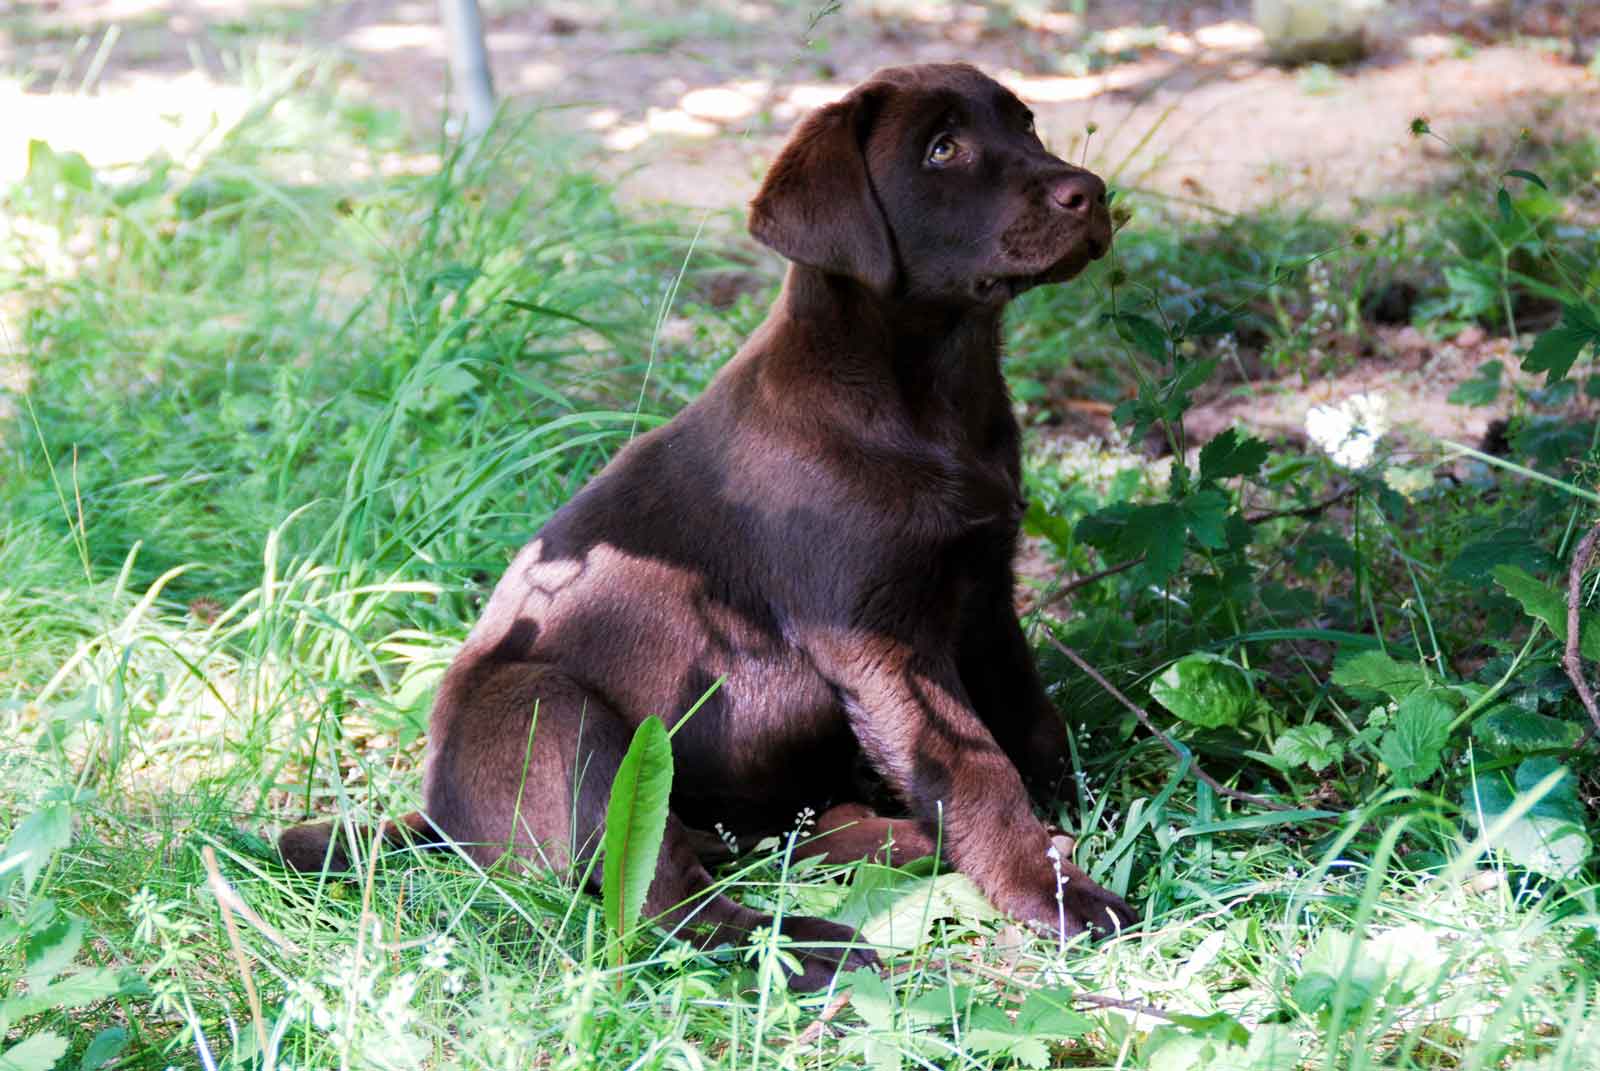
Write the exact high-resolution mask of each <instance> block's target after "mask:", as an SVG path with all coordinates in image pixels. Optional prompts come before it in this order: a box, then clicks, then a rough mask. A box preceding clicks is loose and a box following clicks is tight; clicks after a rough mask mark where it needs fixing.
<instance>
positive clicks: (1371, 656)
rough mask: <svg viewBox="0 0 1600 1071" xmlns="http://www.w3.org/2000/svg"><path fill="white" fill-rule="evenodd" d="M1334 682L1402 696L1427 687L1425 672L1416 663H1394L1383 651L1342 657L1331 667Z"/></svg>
mask: <svg viewBox="0 0 1600 1071" xmlns="http://www.w3.org/2000/svg"><path fill="white" fill-rule="evenodd" d="M1333 683H1335V684H1337V685H1338V686H1339V687H1341V688H1344V689H1345V690H1347V691H1351V692H1363V691H1366V692H1382V693H1383V694H1384V695H1386V696H1388V697H1389V698H1391V699H1404V698H1405V697H1406V696H1408V695H1410V694H1411V693H1412V692H1415V691H1416V690H1417V689H1419V688H1426V687H1428V684H1429V680H1428V671H1427V670H1425V669H1423V668H1422V667H1421V666H1419V665H1417V664H1416V663H1415V662H1396V661H1395V660H1394V659H1392V658H1390V657H1389V656H1388V655H1386V654H1384V653H1383V652H1382V651H1359V652H1357V653H1356V654H1353V655H1350V656H1348V657H1346V658H1341V659H1340V660H1339V663H1338V665H1336V666H1335V667H1334V670H1333Z"/></svg>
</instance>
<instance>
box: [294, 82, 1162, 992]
mask: <svg viewBox="0 0 1600 1071" xmlns="http://www.w3.org/2000/svg"><path fill="white" fill-rule="evenodd" d="M750 232H751V234H753V235H754V236H755V237H756V238H757V239H758V240H760V241H761V242H763V243H765V244H766V245H768V246H770V247H772V248H773V249H775V250H777V251H778V252H779V253H781V254H783V255H784V256H785V257H787V258H788V259H789V260H790V261H791V262H792V263H791V266H790V268H789V274H788V277H787V279H786V280H785V282H784V286H783V291H782V293H781V294H780V295H779V297H778V300H777V302H776V304H775V305H774V306H773V308H772V311H771V313H770V315H769V316H768V317H767V320H766V322H765V323H764V324H762V326H761V327H760V328H759V329H758V330H757V331H756V333H755V334H754V335H753V336H752V337H751V338H750V340H749V341H748V342H747V343H746V344H745V346H744V347H743V349H741V350H740V351H739V353H738V355H737V356H735V357H734V358H733V360H732V361H730V362H729V364H728V365H727V367H726V368H724V369H723V370H722V371H721V373H720V374H719V375H718V376H717V377H716V379H715V380H713V381H712V383H711V385H710V386H709V387H708V388H707V389H706V391H705V393H704V394H703V395H701V396H700V398H699V399H698V400H697V401H695V402H694V403H693V404H692V405H690V406H688V407H687V408H686V409H684V410H683V412H681V413H680V414H678V416H677V417H676V418H675V419H674V420H673V421H672V422H671V423H669V424H667V425H666V426H665V427H662V428H659V429H657V430H656V431H653V432H651V433H650V434H648V435H645V436H642V437H640V438H639V439H637V440H636V441H634V442H633V443H631V444H629V445H628V446H627V448H626V449H624V450H623V451H622V452H621V453H620V454H618V456H617V457H616V459H615V460H614V461H612V462H611V464H610V465H608V466H607V467H606V469H605V470H604V471H603V472H602V473H600V475H599V476H597V477H595V479H594V480H593V481H592V482H590V483H589V484H588V486H586V487H585V488H584V489H583V490H582V491H581V492H579V494H578V495H577V496H576V497H575V498H573V499H572V500H571V501H570V502H568V503H567V504H566V505H565V506H564V507H562V508H561V509H560V510H559V511H558V512H557V513H556V514H555V516H553V517H552V518H551V519H550V521H549V523H547V524H546V525H545V526H544V528H543V529H541V530H540V531H539V533H538V535H537V537H536V538H535V539H534V540H533V542H532V543H530V544H528V546H526V547H524V548H523V549H522V551H521V553H519V554H518V555H517V557H516V560H515V561H513V562H512V564H511V567H510V569H509V570H508V571H507V572H506V575H505V577H504V578H503V579H502V580H501V581H500V584H499V586H498V587H497V588H496V589H495V592H494V595H493V597H492V598H491V599H490V600H489V603H488V605H487V607H485V609H484V612H483V618H482V620H481V621H479V622H478V625H477V627H476V628H474V629H473V631H472V634H471V635H470V636H469V637H468V638H467V641H466V643H465V645H464V646H463V647H462V649H461V652H460V654H459V655H457V656H456V659H455V662H454V663H453V664H452V665H451V667H450V669H449V672H448V673H447V674H446V675H445V678H444V681H443V683H442V685H441V686H440V689H439V694H438V698H437V700H436V702H435V705H434V708H433V716H432V723H431V727H430V738H429V751H428V759H427V766H426V771H425V773H424V778H423V796H424V806H425V810H424V812H423V814H421V815H411V816H408V817H407V818H405V819H402V820H401V824H400V826H398V827H390V828H389V830H388V833H389V834H390V835H391V836H399V835H400V834H402V833H404V832H405V831H406V830H410V831H412V832H414V833H416V834H420V835H421V836H422V837H424V838H431V839H434V840H435V841H437V840H438V835H439V834H442V835H443V836H444V837H446V838H448V839H449V840H450V841H453V842H454V843H455V844H457V845H459V846H460V847H461V849H462V850H463V851H465V852H466V853H468V854H469V855H471V856H472V857H473V858H474V859H476V860H478V861H480V862H481V863H483V864H486V865H487V864H490V863H492V862H494V861H495V860H497V859H499V858H500V857H501V856H503V855H504V854H505V853H507V852H511V853H515V854H516V855H517V856H520V857H522V858H524V859H527V860H531V861H537V862H539V863H541V864H544V865H549V866H554V867H563V866H571V865H582V864H583V863H584V862H585V861H587V860H588V859H589V857H590V856H591V855H592V854H593V853H594V852H595V851H596V848H597V846H598V844H599V842H600V831H601V826H602V823H603V821H604V816H605V807H606V801H607V797H608V792H609V789H610V786H611V781H612V777H613V775H614V774H615V771H616V769H617V765H618V763H619V762H620V760H621V758H622V755H623V753H624V751H625V750H626V748H627V746H628V742H629V739H630V737H631V735H632V732H633V729H634V727H635V726H636V725H638V724H639V722H640V721H641V720H643V719H644V718H646V717H648V716H649V715H652V714H656V715H661V716H663V717H665V718H668V719H669V720H671V721H676V720H677V719H679V718H681V717H682V715H683V712H684V711H686V710H688V709H689V708H690V707H691V706H692V705H693V704H694V703H695V702H696V701H697V700H698V699H700V698H701V696H702V695H704V694H705V693H707V691H708V690H710V689H711V688H712V686H713V684H714V683H715V682H716V681H718V680H719V679H721V680H723V681H724V683H723V684H722V685H721V687H720V688H717V689H716V690H715V691H712V692H711V695H710V698H709V699H707V700H706V701H705V703H704V704H702V705H701V707H700V709H699V710H698V711H697V712H696V713H695V714H694V715H693V716H692V717H690V718H689V719H688V720H687V721H685V722H683V723H682V724H681V725H680V726H679V729H678V732H677V734H676V735H675V736H674V737H673V745H672V746H673V757H674V761H675V763H676V775H675V779H674V784H673V794H672V816H671V818H670V819H669V821H668V824H667V833H666V841H665V843H664V845H663V847H662V852H661V858H660V863H659V865H658V867H657V870H656V876H655V880H654V882H653V883H652V884H651V886H650V889H649V893H648V897H647V899H646V904H645V909H646V912H647V913H648V914H651V915H654V916H658V917H659V918H660V919H662V920H663V921H664V922H665V923H667V924H668V925H672V926H682V927H683V930H684V932H685V934H686V935H687V936H689V937H690V938H691V939H693V940H695V941H696V942H698V943H700V944H703V945H711V944H715V943H718V942H721V941H726V940H729V939H734V938H738V937H740V936H741V935H743V934H745V933H747V932H748V931H750V930H751V929H753V928H755V927H758V926H762V925H766V924H770V923H771V921H772V920H771V919H770V918H769V917H767V916H766V915H763V914H760V913H758V912H756V911H752V910H749V909H747V908H744V907H742V906H740V905H739V904H737V903H735V902H734V901H733V900H731V899H729V898H728V897H726V896H721V895H708V894H707V890H708V888H709V886H710V885H711V877H710V875H709V874H708V873H707V871H706V869H705V867H704V865H703V864H702V862H701V860H700V859H699V858H698V857H697V856H696V853H695V845H696V843H697V841H696V839H695V837H694V836H693V835H692V832H691V830H692V829H693V828H700V829H705V828H709V827H711V826H712V825H713V824H714V823H719V822H720V823H722V824H723V825H724V826H725V827H728V828H730V829H735V830H752V829H761V828H774V827H778V828H781V827H783V826H784V825H786V824H788V823H791V822H792V821H793V817H794V815H795V814H796V812H798V811H800V810H801V809H802V808H805V807H811V808H814V809H815V810H817V811H819V812H826V813H824V815H823V820H822V823H821V830H822V831H823V832H825V833H828V835H827V836H825V837H823V838H822V839H821V840H820V841H819V842H818V843H819V845H820V849H819V850H822V851H826V852H827V853H828V854H829V855H830V856H835V857H838V858H847V857H851V856H856V857H859V856H860V855H862V854H867V853H870V852H871V851H872V850H873V849H875V848H880V847H882V846H883V844H884V842H885V838H886V837H892V838H893V839H894V840H895V841H897V842H898V844H899V848H898V850H897V851H895V852H894V853H893V857H894V858H897V859H898V858H904V857H906V856H909V855H916V854H923V853H926V852H928V851H930V850H931V849H932V847H933V845H934V843H935V841H934V838H935V837H938V838H939V843H940V844H941V846H942V848H943V852H944V855H945V857H946V859H947V860H948V861H949V862H950V863H951V864H952V865H954V866H955V867H956V868H958V869H959V870H960V871H961V872H962V873H964V874H966V875H968V876H969V877H971V878H972V880H973V881H974V882H976V883H977V885H978V887H979V888H981V889H982V890H983V891H984V893H985V894H986V895H987V896H988V897H989V898H990V900H992V901H993V902H994V904H995V905H996V906H997V907H999V908H1001V909H1002V910H1004V911H1006V912H1008V913H1009V914H1011V915H1013V916H1015V917H1016V918H1018V919H1021V920H1023V921H1025V922H1028V923H1033V924H1036V925H1037V926H1039V927H1042V928H1045V929H1047V930H1049V931H1051V932H1054V931H1055V930H1057V928H1058V926H1060V925H1063V924H1064V926H1065V929H1066V932H1067V933H1069V934H1071V933H1077V932H1080V931H1082V930H1083V929H1084V927H1085V926H1086V925H1087V926H1093V927H1096V928H1099V929H1109V928H1112V927H1115V926H1119V925H1125V924H1129V923H1131V922H1133V920H1134V918H1135V916H1134V914H1133V912H1132V911H1131V910H1130V909H1129V908H1128V906H1127V905H1126V904H1125V903H1123V901H1122V900H1121V899H1119V898H1118V897H1116V896H1115V895H1113V894H1111V893H1110V892H1107V891H1106V890H1104V889H1102V888H1100V887H1099V886H1097V885H1096V884H1094V882H1092V881H1090V880H1089V878H1088V876H1087V875H1085V874H1084V873H1083V872H1082V871H1081V870H1079V869H1077V868H1076V867H1073V866H1071V865H1070V864H1066V863H1062V864H1061V865H1060V869H1059V870H1058V869H1057V868H1056V866H1055V865H1054V864H1053V863H1052V861H1051V859H1050V858H1048V853H1049V849H1050V840H1049V836H1048V834H1047V832H1046V829H1045V827H1044V826H1043V825H1042V824H1041V823H1040V821H1039V820H1038V819H1037V818H1036V817H1035V816H1034V811H1033V807H1032V805H1031V802H1030V799H1029V795H1028V792H1027V791H1026V790H1025V788H1024V779H1025V778H1026V779H1027V780H1028V781H1029V782H1031V783H1032V784H1033V785H1034V786H1035V788H1036V789H1038V790H1040V791H1042V792H1049V791H1052V790H1053V789H1054V788H1055V786H1056V783H1057V780H1058V778H1059V776H1060V773H1061V769H1062V761H1063V756H1064V755H1065V753H1066V738H1065V733H1064V729H1063V726H1062V722H1061V718H1060V716H1059V715H1058V714H1057V713H1056V711H1055V710H1054V708H1053V707H1052V705H1051V703H1050V702H1049V700H1048V699H1047V698H1046V696H1045V693H1044V689H1043V688H1042V687H1041V685H1040V682H1039V678H1038V675H1037V673H1036V672H1035V669H1034V666H1033V663H1032V658H1031V654H1030V651H1029V648H1028V644H1027V641H1026V639H1025V638H1024V636H1023V632H1022V629H1021V627H1020V625H1019V624H1018V621H1017V616H1016V612H1015V610H1014V608H1013V604H1012V584H1013V577H1012V571H1011V559H1012V555H1013V552H1014V550H1015V547H1016V540H1017V529H1018V523H1019V520H1020V518H1021V516H1022V511H1023V500H1022V495H1021V490H1020V485H1019V478H1020V471H1019V469H1020V466H1019V458H1018V429H1017V423H1016V420H1015V419H1014V418H1013V416H1012V410H1011V399H1010V397H1009V396H1008V394H1007V391H1006V385H1005V381H1004V380H1003V379H1002V378H1001V374H1000V326H1001V313H1002V311H1003V310H1004V308H1005V305H1006V302H1007V301H1009V300H1010V299H1011V298H1013V297H1015V296H1016V295H1018V294H1020V293H1022V292H1023V291H1024V290H1027V289H1028V288H1029V287H1033V286H1037V285H1039V284H1041V283H1054V282H1061V281H1063V280H1066V279H1069V278H1071V277H1072V276H1073V275H1076V274H1077V273H1078V272H1079V271H1080V270H1082V268H1083V267H1084V266H1085V265H1086V264H1088V263H1089V262H1090V261H1091V260H1093V259H1095V258H1097V257H1099V256H1101V255H1102V254H1104V253H1105V252H1106V249H1107V248H1108V247H1109V245H1110V243H1111V225H1110V219H1109V216H1108V214H1107V209H1106V203H1105V185H1104V184H1103V183H1102V182H1101V181H1100V179H1098V178H1096V177H1095V176H1094V175H1092V174H1090V173H1089V172H1087V171H1084V170H1082V169H1080V168H1077V167H1073V166H1071V165H1070V164H1067V163H1064V162H1063V161H1061V160H1059V159H1057V158H1056V157H1054V156H1052V155H1050V153H1048V152H1047V151H1045V148H1044V146H1043V145H1042V144H1041V143H1040V141H1039V138H1038V137H1037V135H1036V134H1035V133H1034V129H1033V121H1032V118H1031V116H1030V114H1029V112H1028V109H1027V108H1026V107H1025V106H1024V105H1023V104H1022V102H1021V101H1019V100H1018V99H1017V98H1016V97H1015V96H1013V95H1012V94H1011V93H1010V92H1008V91H1007V90H1006V89H1005V88H1003V87H1002V86H1000V85H999V84H998V83H996V82H994V81H992V80H991V79H989V78H987V77H985V76H984V75H983V74H981V73H980V72H979V71H977V70H975V69H974V68H972V67H968V66H961V65H930V66H918V67H899V68H892V69H888V70H884V71H880V72H878V73H877V74H875V75H873V76H872V78H870V79H869V80H868V81H866V82H865V83H863V84H862V85H860V86H858V87H857V88H856V89H855V90H854V91H853V92H851V93H850V94H849V95H848V96H847V97H845V98H844V99H843V100H841V101H839V102H838V103H836V104H831V105H829V106H827V107H825V108H822V109H820V110H818V111H816V112H814V113H813V114H811V115H809V116H807V117H806V119H805V120H804V121H803V122H802V123H801V124H800V126H799V127H798V129H796V131H795V132H794V135H793V137H791V138H790V139H789V143H788V144H787V145H786V146H785V148H784V149H783V152H782V153H781V154H780V155H779V157H778V159H777V160H776V162H774V163H773V165H772V169H771V171H770V172H769V173H768V175H767V179H766V182H765V183H764V184H763V185H762V187H761V190H760V192H759V193H758V194H757V195H756V198H755V200H754V201H753V202H752V204H751V207H750ZM863 765H864V766H866V767H869V768H870V770H871V771H872V772H873V773H874V774H875V775H876V776H877V777H878V778H880V779H881V782H882V783H883V784H885V785H886V786H887V788H888V789H890V790H892V792H893V793H894V795H895V796H897V797H898V799H899V800H900V801H901V802H902V804H903V805H904V806H905V807H906V808H908V809H909V810H910V812H911V815H912V816H913V818H914V821H911V822H908V821H905V820H901V821H899V822H898V823H896V822H893V821H891V820H888V819H883V818H879V817H877V816H876V815H875V814H874V813H873V812H872V811H870V810H868V809H867V808H866V807H865V806H862V803H863V802H865V801H866V797H865V796H864V795H863V790H862V785H861V783H860V778H859V776H858V774H859V772H860V769H859V768H860V767H861V766H863ZM828 808H834V809H833V810H832V811H831V812H829V811H828ZM941 827H942V828H941ZM281 848H282V852H283V854H284V857H285V858H286V859H287V860H288V861H289V862H290V863H291V864H292V865H294V866H295V867H298V868H301V869H307V870H317V869H320V868H322V867H323V866H324V865H333V866H337V865H343V864H345V862H346V858H347V857H346V855H345V852H344V851H343V850H342V848H341V847H340V846H339V845H338V844H337V843H334V841H333V831H332V829H331V827H330V826H328V825H317V826H301V827H298V828H295V829H291V830H289V831H288V832H286V833H285V834H284V836H283V840H282V844H281ZM593 873H595V874H596V875H597V874H598V869H596V870H595V871H594V872H593ZM1060 879H1065V880H1064V885H1062V884H1061V881H1060ZM1058 887H1059V888H1060V893H1061V896H1062V902H1061V904H1060V905H1059V906H1058V901H1057V894H1058ZM782 930H783V932H784V933H785V934H787V935H788V936H789V937H791V938H793V939H794V940H795V942H796V949H795V951H796V952H797V953H798V955H799V959H800V962H801V964H802V965H803V967H804V970H803V973H801V974H799V975H797V976H795V977H793V978H792V979H791V985H793V986H794V987H796V988H799V989H812V988H817V987H820V986H822V985H825V984H826V983H827V981H828V979H829V978H830V977H831V976H832V974H833V972H834V971H835V970H836V969H837V968H838V967H839V966H840V965H841V964H842V965H845V966H851V965H863V964H869V963H871V962H873V961H874V957H873V955H872V953H871V952H870V951H866V950H862V949H852V948H850V947H849V944H850V941H851V938H852V936H853V935H852V933H851V932H850V930H849V929H847V928H845V927H843V926H839V925H836V924H834V923H830V922H826V921H823V920H821V919H815V918H806V917H797V916H790V917H788V918H785V919H784V920H783V922H782Z"/></svg>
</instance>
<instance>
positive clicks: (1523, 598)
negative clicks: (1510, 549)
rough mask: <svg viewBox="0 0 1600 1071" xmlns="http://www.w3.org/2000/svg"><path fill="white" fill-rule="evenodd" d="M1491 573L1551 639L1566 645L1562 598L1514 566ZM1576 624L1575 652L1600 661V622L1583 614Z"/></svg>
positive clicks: (1591, 616)
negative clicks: (1548, 631) (1576, 643)
mask: <svg viewBox="0 0 1600 1071" xmlns="http://www.w3.org/2000/svg"><path fill="white" fill-rule="evenodd" d="M1490 573H1491V575H1492V576H1493V577H1494V580H1495V583H1497V584H1499V585H1500V586H1501V587H1502V588H1504V589H1505V591H1506V594H1507V595H1510V596H1511V597H1512V598H1513V599H1516V600H1517V601H1518V602H1519V603H1521V604H1522V609H1523V612H1524V613H1526V614H1527V615H1528V616H1529V617H1532V618H1535V619H1536V620H1539V621H1543V622H1544V624H1545V627H1546V628H1548V629H1549V630H1550V634H1551V635H1553V636H1554V637H1555V638H1556V639H1557V640H1559V641H1561V642H1562V643H1566V642H1567V598H1566V596H1565V595H1563V594H1561V592H1559V591H1557V590H1556V589H1555V588H1553V587H1551V586H1550V585H1548V584H1546V583H1544V582H1543V581H1541V580H1537V579H1535V578H1534V577H1532V576H1530V575H1528V572H1527V570H1525V569H1522V568H1519V567H1518V566H1515V565H1497V566H1495V567H1494V569H1492V570H1490ZM1578 620H1579V622H1580V625H1579V632H1578V650H1579V651H1580V652H1582V654H1583V657H1585V658H1587V659H1589V660H1591V661H1595V660H1600V620H1597V619H1596V618H1595V616H1594V615H1593V614H1582V615H1581V616H1580V617H1579V619H1578Z"/></svg>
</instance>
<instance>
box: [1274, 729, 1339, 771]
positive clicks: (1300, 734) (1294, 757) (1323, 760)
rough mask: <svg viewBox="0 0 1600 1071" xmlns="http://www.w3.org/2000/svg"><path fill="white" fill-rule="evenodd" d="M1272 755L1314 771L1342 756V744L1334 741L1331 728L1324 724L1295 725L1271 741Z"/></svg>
mask: <svg viewBox="0 0 1600 1071" xmlns="http://www.w3.org/2000/svg"><path fill="white" fill-rule="evenodd" d="M1272 756H1273V758H1276V759H1280V760H1282V761H1283V762H1285V763H1287V764H1288V765H1290V766H1304V767H1305V768H1306V769H1308V770H1311V771H1313V772H1315V771H1317V770H1326V769H1327V768H1328V767H1329V766H1332V765H1333V764H1334V763H1336V762H1338V761H1339V760H1340V759H1341V758H1343V757H1344V745H1343V744H1340V743H1336V742H1335V741H1334V739H1333V730H1332V729H1330V728H1328V727H1327V726H1326V725H1296V726H1295V727H1294V728H1292V729H1286V730H1284V731H1283V733H1282V734H1281V735H1279V737H1278V738H1277V739H1276V740H1274V741H1273V742H1272Z"/></svg>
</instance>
